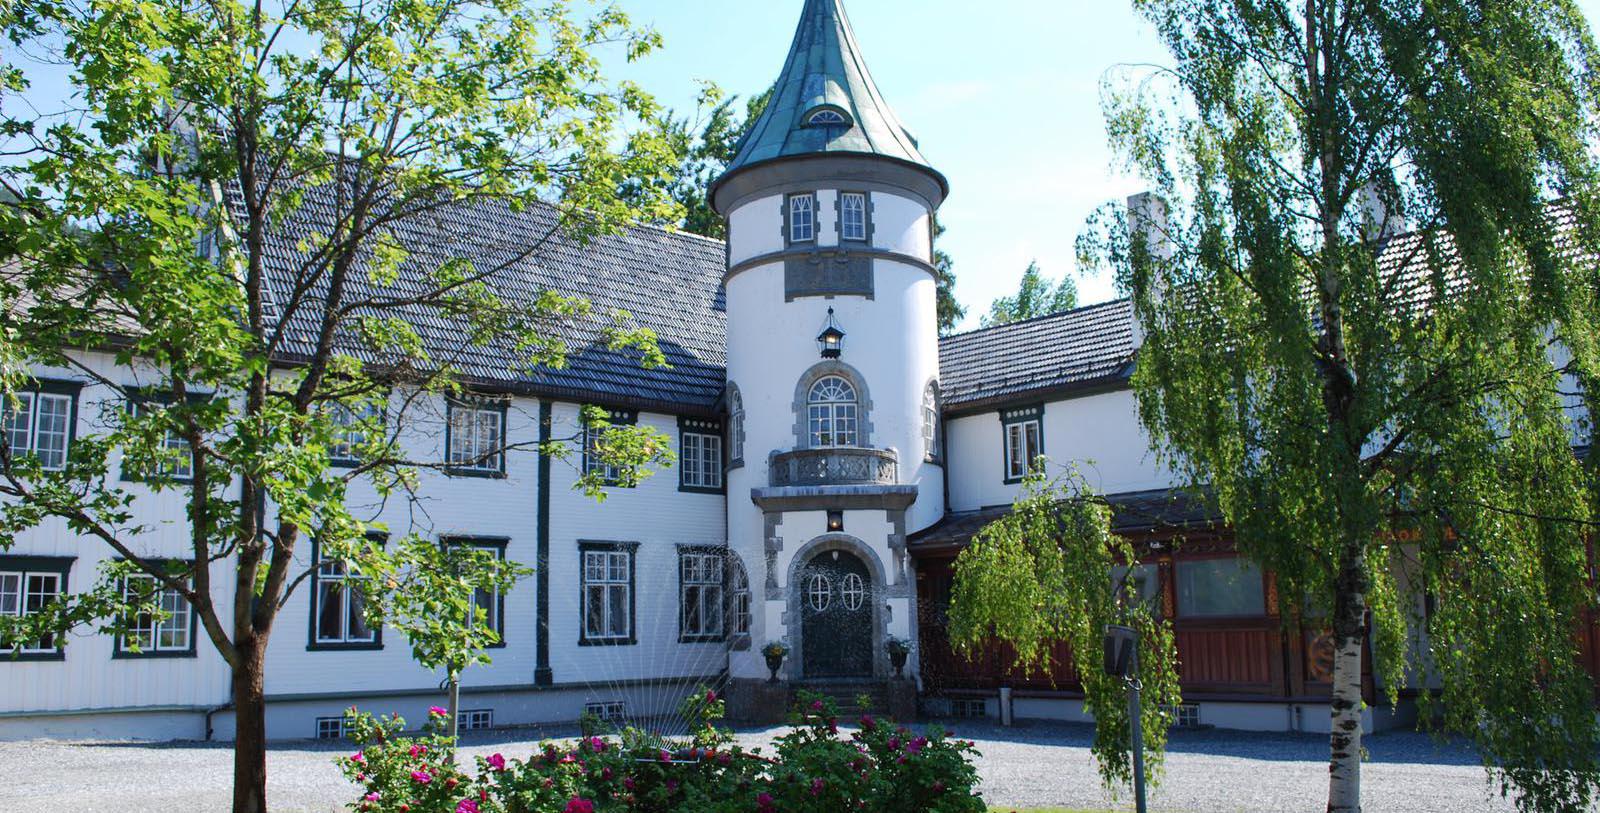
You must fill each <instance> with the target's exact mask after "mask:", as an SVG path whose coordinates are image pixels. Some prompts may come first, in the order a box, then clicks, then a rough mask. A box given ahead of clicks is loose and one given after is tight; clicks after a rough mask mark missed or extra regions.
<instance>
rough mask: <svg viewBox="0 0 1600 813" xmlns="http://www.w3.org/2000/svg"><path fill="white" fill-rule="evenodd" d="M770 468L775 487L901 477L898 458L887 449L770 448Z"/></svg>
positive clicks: (881, 481)
mask: <svg viewBox="0 0 1600 813" xmlns="http://www.w3.org/2000/svg"><path fill="white" fill-rule="evenodd" d="M770 468H771V482H772V485H773V486H774V487H786V486H847V485H894V484H896V483H898V482H899V481H900V462H899V460H898V459H897V458H896V456H895V453H894V452H893V451H892V450H889V449H855V448H847V447H836V448H828V449H795V450H793V451H789V452H773V453H772V458H771V460H770Z"/></svg>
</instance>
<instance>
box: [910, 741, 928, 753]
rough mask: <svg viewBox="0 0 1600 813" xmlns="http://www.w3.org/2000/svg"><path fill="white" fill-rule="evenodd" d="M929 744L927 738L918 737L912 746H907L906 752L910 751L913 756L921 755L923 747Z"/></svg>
mask: <svg viewBox="0 0 1600 813" xmlns="http://www.w3.org/2000/svg"><path fill="white" fill-rule="evenodd" d="M927 744H928V738H927V737H918V738H916V739H914V740H912V741H911V744H910V745H907V746H906V750H907V751H910V752H911V753H912V754H920V753H922V749H923V746H926V745H927Z"/></svg>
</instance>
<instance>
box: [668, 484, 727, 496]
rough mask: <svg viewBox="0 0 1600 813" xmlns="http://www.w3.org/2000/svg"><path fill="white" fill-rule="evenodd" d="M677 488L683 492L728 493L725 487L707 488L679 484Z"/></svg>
mask: <svg viewBox="0 0 1600 813" xmlns="http://www.w3.org/2000/svg"><path fill="white" fill-rule="evenodd" d="M678 490H679V491H681V492H683V493H684V494H716V495H719V496H720V495H725V494H727V493H728V490H727V489H725V488H721V487H718V488H708V487H706V486H686V485H679V486H678Z"/></svg>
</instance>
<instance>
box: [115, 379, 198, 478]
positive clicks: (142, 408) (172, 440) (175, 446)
mask: <svg viewBox="0 0 1600 813" xmlns="http://www.w3.org/2000/svg"><path fill="white" fill-rule="evenodd" d="M203 398H204V396H196V397H195V398H194V399H191V403H194V402H199V401H201V400H203ZM169 406H171V399H170V397H162V396H145V395H135V396H134V397H133V399H132V400H130V401H129V402H128V411H129V412H130V413H132V415H133V416H134V417H136V418H152V419H155V418H158V417H163V416H165V414H166V412H167V408H168V407H169ZM156 455H157V459H156V460H154V461H152V462H153V464H154V466H153V467H148V466H146V465H145V464H144V462H143V461H127V462H125V463H124V466H125V467H127V466H129V465H130V464H131V471H124V477H126V478H127V479H130V480H144V479H149V478H150V477H156V478H161V479H166V480H190V479H193V478H194V455H193V454H192V453H191V452H190V450H189V441H187V440H185V439H184V438H183V436H182V435H179V434H178V430H177V428H176V427H173V426H169V427H168V428H167V431H166V434H165V435H162V437H161V445H160V447H159V448H158V449H157V450H156Z"/></svg>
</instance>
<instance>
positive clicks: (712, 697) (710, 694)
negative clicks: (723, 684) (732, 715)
mask: <svg viewBox="0 0 1600 813" xmlns="http://www.w3.org/2000/svg"><path fill="white" fill-rule="evenodd" d="M706 702H707V703H715V702H717V693H716V691H715V690H708V691H707V692H706Z"/></svg>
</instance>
